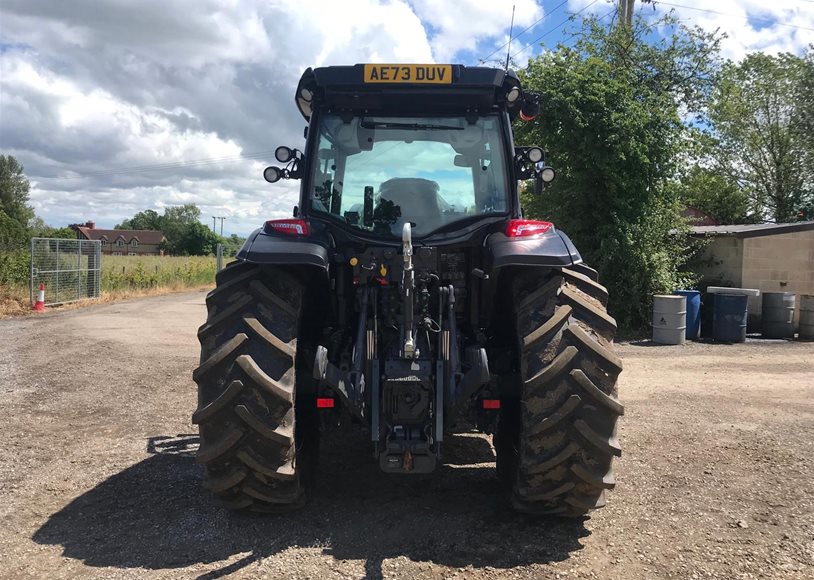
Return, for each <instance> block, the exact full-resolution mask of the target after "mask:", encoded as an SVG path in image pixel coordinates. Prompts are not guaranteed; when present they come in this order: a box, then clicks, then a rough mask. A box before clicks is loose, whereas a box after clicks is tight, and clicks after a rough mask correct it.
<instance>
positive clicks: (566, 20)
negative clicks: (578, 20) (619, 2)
mask: <svg viewBox="0 0 814 580" xmlns="http://www.w3.org/2000/svg"><path fill="white" fill-rule="evenodd" d="M597 2H599V0H593V2H591V3H590V4H588V5H587V6H584V7H583V8H582V9H580V10H578V11H577V12H574V13H571V14H569V15H568V18H566V19H565V20H563V21H562V22H560V23H559V24H558V25H557V26H555V27H554V28H552V29H551V30H549V31H548V32H546V33H544V34H542V35H541V36H539V37H537V38H535V39H534V40H532V41H531V42H530V43H528V44H527V45H526V46H524V47H523V48H521V49H520V50H518V51H517V52H515V53H514V54H512V56H511V57H512V58H514V57H516V56H517V55H518V54H520V53H521V52H523V51H524V50H526V49H527V48H529V47H532V46H534V45H535V44H537V43H538V42H540V41H541V40H542V39H544V38H545V37H546V36H548V35H550V34H553V33H555V32H556V31H557V30H559V29H560V28H562V27H563V26H565V25H566V24H568V23H569V22H571V19H572V18H574V16H579V15H580V14H582V13H583V12H585V11H586V10H587V9H588V8H590V7H591V6H593V5H594V4H596V3H597ZM614 10H615V9H614Z"/></svg>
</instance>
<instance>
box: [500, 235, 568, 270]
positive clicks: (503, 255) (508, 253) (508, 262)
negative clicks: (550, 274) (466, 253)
mask: <svg viewBox="0 0 814 580" xmlns="http://www.w3.org/2000/svg"><path fill="white" fill-rule="evenodd" d="M485 246H486V252H487V258H488V259H489V260H490V262H491V264H490V265H491V269H492V270H494V271H497V270H500V269H501V268H505V267H506V266H546V267H549V268H551V267H555V268H556V267H563V266H570V265H572V264H576V263H578V262H581V261H582V256H580V255H579V252H578V251H577V249H576V247H575V246H574V244H573V243H572V242H571V240H570V238H569V237H568V236H567V235H565V234H564V233H563V232H561V231H559V230H557V229H555V228H552V229H551V230H549V231H548V232H546V233H545V234H543V235H541V236H535V237H529V238H510V237H508V236H507V235H505V234H503V233H502V232H497V233H494V234H492V235H490V236H489V238H488V239H487V240H486V244H485ZM495 273H497V272H495Z"/></svg>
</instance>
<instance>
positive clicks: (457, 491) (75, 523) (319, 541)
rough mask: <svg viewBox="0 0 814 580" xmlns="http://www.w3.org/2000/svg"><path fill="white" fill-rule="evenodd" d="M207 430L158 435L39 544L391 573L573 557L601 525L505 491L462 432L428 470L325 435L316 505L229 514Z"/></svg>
mask: <svg viewBox="0 0 814 580" xmlns="http://www.w3.org/2000/svg"><path fill="white" fill-rule="evenodd" d="M197 445H198V438H197V436H192V435H179V436H177V437H154V438H151V439H150V440H149V442H148V446H147V450H148V452H150V453H151V455H150V457H148V458H147V459H145V460H143V461H141V462H139V463H136V464H134V465H132V466H130V467H128V468H127V469H125V470H123V471H121V472H120V473H117V474H116V475H113V476H112V477H110V478H108V479H107V480H105V481H103V482H101V483H100V484H99V485H97V486H96V487H95V488H93V489H91V490H90V491H88V492H86V493H85V494H83V495H81V496H79V497H78V498H76V499H75V500H73V501H72V502H71V503H70V504H68V505H67V506H65V507H64V508H63V509H61V510H60V511H59V512H57V513H55V514H53V515H52V516H51V517H50V518H49V519H48V521H47V522H46V523H45V524H43V526H42V527H41V528H40V529H39V530H37V532H35V534H34V536H33V539H34V541H35V542H37V543H39V544H45V545H58V546H62V549H63V555H64V556H66V557H69V558H75V559H77V560H81V561H82V562H84V563H85V564H86V565H89V566H95V567H107V566H110V567H118V568H138V567H143V568H148V569H167V568H170V569H171V568H180V567H185V566H190V565H194V564H212V563H217V562H221V561H223V560H227V559H230V558H231V557H232V556H234V555H235V554H245V553H247V552H248V553H249V555H248V556H245V557H243V558H242V559H240V560H238V561H237V562H234V563H232V564H229V565H225V566H223V567H220V568H218V569H216V570H213V571H211V572H208V573H206V574H204V575H203V576H201V578H219V577H222V576H225V575H228V574H231V573H233V572H236V571H237V570H240V569H241V568H244V567H245V566H248V565H250V564H252V563H253V562H255V561H256V560H259V559H262V558H266V557H269V556H273V555H274V554H276V553H278V552H281V551H283V550H286V549H287V548H290V547H293V546H299V547H319V548H321V549H322V550H323V553H324V554H325V555H328V556H332V557H334V558H336V559H339V560H363V561H364V562H365V568H366V571H367V576H368V577H369V578H380V577H381V576H382V572H381V564H382V561H383V560H384V559H386V558H395V557H398V556H405V557H407V558H409V559H410V560H413V561H416V562H432V563H435V564H442V565H446V566H453V567H465V566H473V567H476V568H479V567H485V566H491V567H492V568H511V567H514V566H519V565H527V564H534V563H537V564H540V563H546V562H554V561H561V560H565V559H567V558H568V557H569V556H570V554H571V553H572V552H574V551H577V550H580V549H581V548H582V545H581V543H580V538H582V537H585V536H587V535H589V533H590V532H588V530H587V529H586V528H585V526H584V521H585V520H584V519H577V520H558V519H545V518H534V517H530V516H523V515H518V514H516V513H514V512H512V511H511V510H510V508H509V506H508V504H507V503H506V501H505V499H502V494H501V493H500V488H499V485H498V482H497V480H496V478H495V476H494V468H493V466H488V465H484V463H486V462H488V461H493V459H494V455H493V452H492V448H491V446H490V445H489V443H488V442H487V441H486V440H485V439H483V438H479V437H454V438H452V439H451V440H450V441H449V442H448V443H447V444H446V455H447V457H446V459H445V461H446V462H447V463H448V464H449V465H445V466H442V467H440V468H439V469H438V470H437V471H436V472H435V473H434V474H432V475H426V476H409V477H403V476H401V477H399V476H389V475H387V474H384V473H382V472H380V471H379V468H378V466H377V465H376V463H375V462H374V461H373V459H372V456H371V451H372V450H371V448H370V444H369V442H368V441H367V440H366V439H365V438H364V437H362V436H361V435H357V436H350V437H348V436H343V437H341V438H340V440H339V441H337V440H334V441H329V442H325V443H323V446H322V449H321V454H320V469H319V474H318V477H319V480H318V482H317V484H316V488H315V490H314V496H313V498H312V499H311V501H310V502H309V503H308V505H307V506H306V508H305V509H303V510H301V511H299V512H296V513H293V514H286V515H278V516H268V515H254V514H240V513H233V512H229V511H227V510H225V509H223V508H221V507H219V506H218V505H216V504H215V502H214V501H212V500H211V499H210V497H209V496H208V495H207V493H206V492H205V491H204V490H203V489H202V487H201V475H202V474H201V471H200V468H199V466H198V465H197V464H196V463H195V461H194V453H195V450H196V449H197Z"/></svg>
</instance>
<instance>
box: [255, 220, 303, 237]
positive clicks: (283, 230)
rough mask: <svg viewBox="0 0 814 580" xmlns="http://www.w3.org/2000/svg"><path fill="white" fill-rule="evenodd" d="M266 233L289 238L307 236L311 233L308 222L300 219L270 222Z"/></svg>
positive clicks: (267, 224) (267, 223)
mask: <svg viewBox="0 0 814 580" xmlns="http://www.w3.org/2000/svg"><path fill="white" fill-rule="evenodd" d="M266 231H267V232H276V233H278V234H285V235H287V236H307V235H308V234H309V232H310V230H309V229H308V222H307V221H305V220H300V219H284V220H269V221H267V222H266Z"/></svg>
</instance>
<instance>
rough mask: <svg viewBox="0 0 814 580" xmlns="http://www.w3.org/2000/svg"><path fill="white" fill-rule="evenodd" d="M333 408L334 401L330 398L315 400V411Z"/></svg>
mask: <svg viewBox="0 0 814 580" xmlns="http://www.w3.org/2000/svg"><path fill="white" fill-rule="evenodd" d="M333 408H334V400H333V399H331V398H330V397H318V398H317V409H333Z"/></svg>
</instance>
